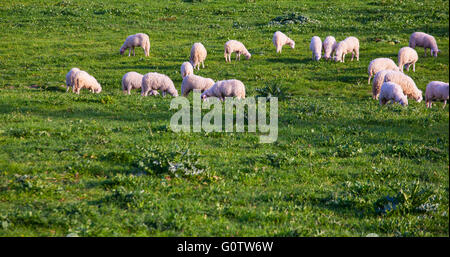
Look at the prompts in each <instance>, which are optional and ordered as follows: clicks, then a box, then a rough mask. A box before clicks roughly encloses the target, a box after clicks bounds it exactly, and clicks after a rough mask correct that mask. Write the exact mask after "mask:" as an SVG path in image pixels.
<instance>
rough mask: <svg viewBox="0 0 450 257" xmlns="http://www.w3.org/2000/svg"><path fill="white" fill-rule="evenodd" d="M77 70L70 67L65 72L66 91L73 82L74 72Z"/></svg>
mask: <svg viewBox="0 0 450 257" xmlns="http://www.w3.org/2000/svg"><path fill="white" fill-rule="evenodd" d="M78 71H80V69H78V68H72V69H70V71H69V72H68V73H67V75H66V92H68V91H69V88H71V87H73V83H74V81H73V79H74V77H75V73H77V72H78Z"/></svg>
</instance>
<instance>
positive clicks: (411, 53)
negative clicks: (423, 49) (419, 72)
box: [397, 46, 419, 72]
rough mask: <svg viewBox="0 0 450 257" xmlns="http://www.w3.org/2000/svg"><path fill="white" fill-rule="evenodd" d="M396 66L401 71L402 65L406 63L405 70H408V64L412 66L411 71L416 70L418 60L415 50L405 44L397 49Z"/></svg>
mask: <svg viewBox="0 0 450 257" xmlns="http://www.w3.org/2000/svg"><path fill="white" fill-rule="evenodd" d="M397 60H398V68H399V69H400V71H401V72H403V67H404V66H405V65H406V70H407V71H409V66H411V65H412V66H413V71H414V72H416V62H417V60H419V55H417V52H416V50H414V49H412V48H411V47H408V46H405V47H402V48H401V49H400V50H399V51H398V56H397Z"/></svg>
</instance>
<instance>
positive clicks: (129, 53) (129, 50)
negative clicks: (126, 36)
mask: <svg viewBox="0 0 450 257" xmlns="http://www.w3.org/2000/svg"><path fill="white" fill-rule="evenodd" d="M128 56H131V48H128Z"/></svg>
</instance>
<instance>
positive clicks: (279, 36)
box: [272, 31, 295, 53]
mask: <svg viewBox="0 0 450 257" xmlns="http://www.w3.org/2000/svg"><path fill="white" fill-rule="evenodd" d="M272 43H273V45H274V46H275V47H276V49H277V53H281V49H282V48H283V46H284V45H289V46H290V47H291V48H292V49H294V48H295V42H294V40H292V39H290V38H289V37H288V36H286V35H285V34H284V33H283V32H281V31H277V32H275V33H273V38H272Z"/></svg>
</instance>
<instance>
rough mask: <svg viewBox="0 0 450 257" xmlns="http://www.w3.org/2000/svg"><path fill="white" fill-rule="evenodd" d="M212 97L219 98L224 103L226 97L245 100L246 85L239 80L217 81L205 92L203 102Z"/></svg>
mask: <svg viewBox="0 0 450 257" xmlns="http://www.w3.org/2000/svg"><path fill="white" fill-rule="evenodd" d="M211 96H215V97H218V98H219V99H220V100H221V101H223V100H224V98H225V97H236V98H238V99H245V86H244V83H242V82H241V81H239V80H237V79H230V80H221V81H217V82H216V83H215V84H214V85H213V86H212V87H210V88H209V89H207V90H205V92H203V94H202V96H201V97H202V99H203V100H206V98H207V97H211Z"/></svg>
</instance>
